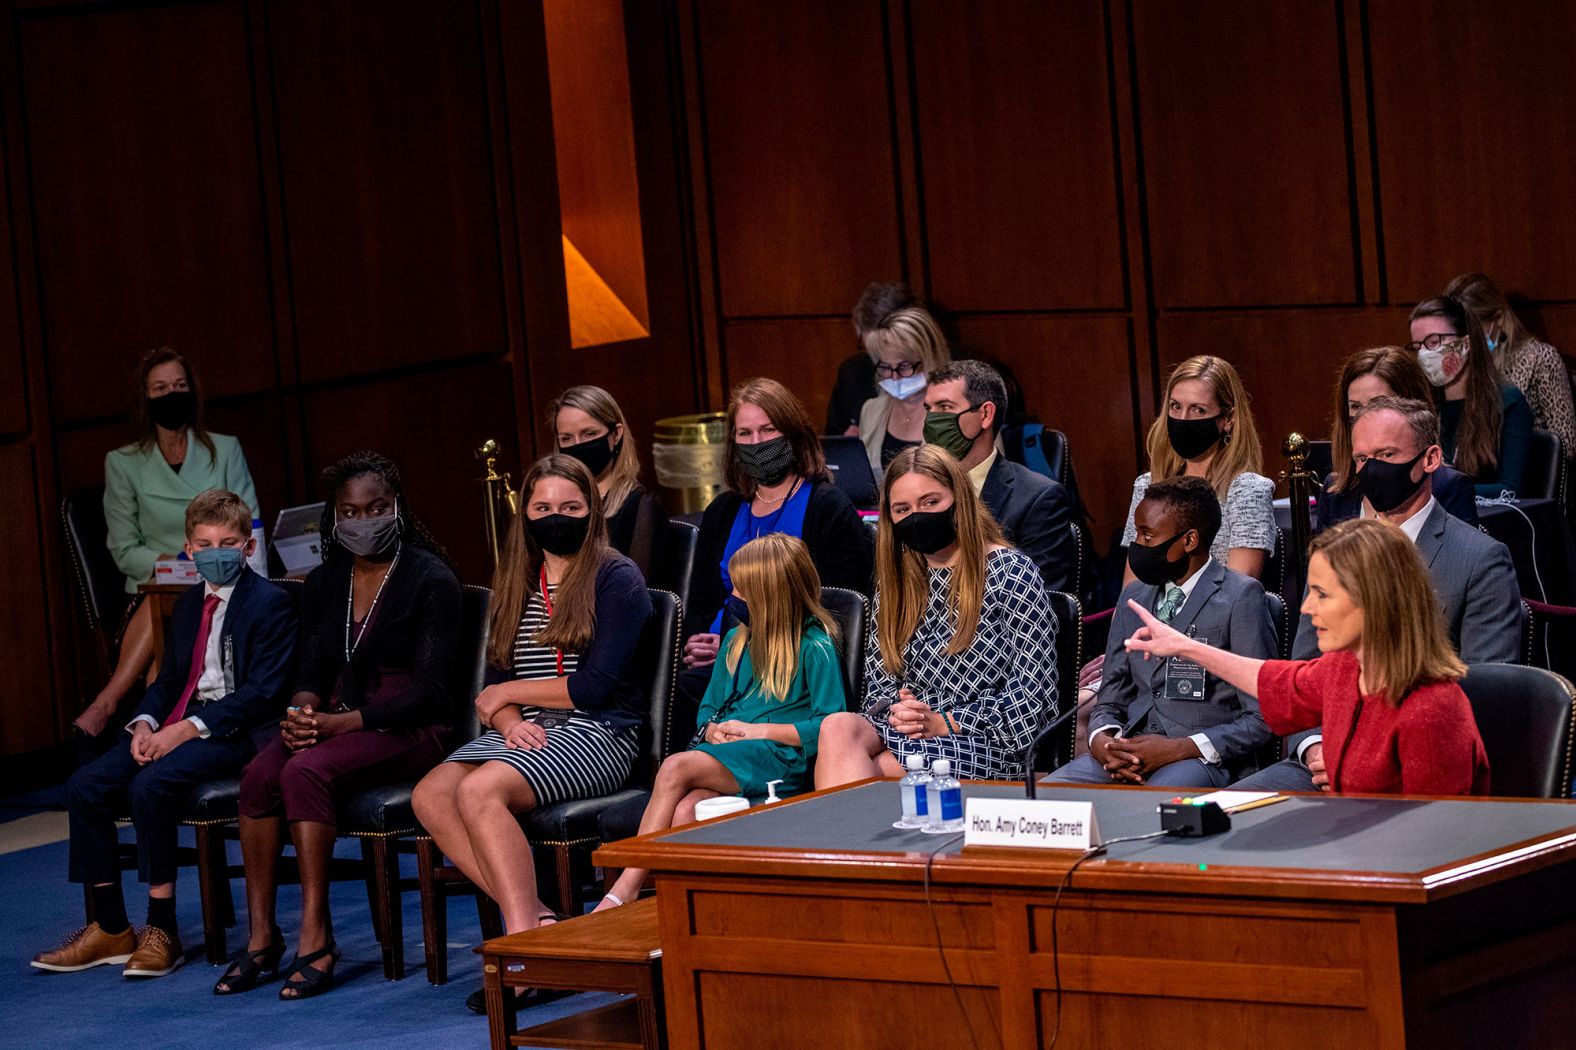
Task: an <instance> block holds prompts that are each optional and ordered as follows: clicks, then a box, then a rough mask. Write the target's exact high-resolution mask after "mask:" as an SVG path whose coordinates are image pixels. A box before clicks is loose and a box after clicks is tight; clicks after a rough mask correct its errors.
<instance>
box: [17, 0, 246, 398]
mask: <svg viewBox="0 0 1576 1050" xmlns="http://www.w3.org/2000/svg"><path fill="white" fill-rule="evenodd" d="M17 46H18V48H19V50H20V61H21V68H22V76H23V78H24V80H25V82H26V85H27V90H26V92H25V94H24V103H25V107H26V108H25V121H26V124H27V136H28V142H29V145H30V147H31V152H30V156H29V157H28V159H27V163H26V169H27V171H28V173H29V178H30V183H31V192H32V197H33V202H34V206H35V208H36V224H37V226H36V231H35V236H36V240H37V246H38V266H39V271H40V273H39V276H40V285H41V288H42V292H41V298H42V304H41V306H42V318H41V324H42V329H43V331H42V338H43V339H44V340H45V341H46V343H47V345H48V353H49V361H50V363H51V379H52V384H51V385H52V389H53V391H54V397H55V400H56V409H57V411H58V413H59V415H60V416H61V417H62V418H63V419H66V420H76V419H83V418H89V417H94V416H103V415H115V414H119V413H121V412H124V411H125V409H126V404H127V394H126V386H127V384H126V382H125V380H126V378H128V377H129V373H130V370H131V367H132V364H133V363H134V362H135V360H136V356H137V354H138V353H139V352H141V351H143V350H146V349H149V348H150V347H155V346H159V345H160V344H163V343H173V344H174V345H176V346H177V347H179V348H180V349H182V350H183V351H184V352H186V353H187V354H188V355H190V357H191V358H192V360H193V361H194V362H195V363H196V364H197V365H198V367H200V368H201V369H202V370H203V372H204V375H205V376H206V377H207V385H208V389H209V391H210V393H216V394H226V393H237V392H241V391H250V390H259V389H263V388H265V387H267V386H270V385H272V384H273V383H274V381H275V374H274V365H273V358H272V354H271V343H272V326H271V322H270V311H269V299H268V280H267V271H266V257H265V251H266V249H265V246H264V230H263V206H262V201H261V199H260V196H259V189H258V179H257V161H256V155H255V153H256V141H255V128H254V125H253V120H252V85H251V83H250V81H249V79H248V75H247V44H246V33H245V22H244V18H243V13H242V8H241V5H240V4H238V3H223V4H201V5H179V6H172V7H162V8H146V9H135V10H100V9H93V10H88V11H81V12H71V13H68V14H63V15H59V16H55V17H49V18H39V19H35V20H28V21H25V22H23V23H22V26H21V32H20V36H19V39H18V42H17Z"/></svg>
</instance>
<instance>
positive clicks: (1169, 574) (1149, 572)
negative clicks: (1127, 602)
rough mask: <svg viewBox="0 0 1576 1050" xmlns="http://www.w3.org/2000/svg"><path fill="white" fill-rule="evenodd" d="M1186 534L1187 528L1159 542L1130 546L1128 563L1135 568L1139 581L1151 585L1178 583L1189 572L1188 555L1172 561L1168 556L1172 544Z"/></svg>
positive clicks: (1134, 573)
mask: <svg viewBox="0 0 1576 1050" xmlns="http://www.w3.org/2000/svg"><path fill="white" fill-rule="evenodd" d="M1184 535H1186V532H1185V530H1184V531H1183V532H1179V533H1177V534H1176V535H1175V536H1172V537H1171V538H1170V539H1169V540H1161V541H1160V542H1159V543H1153V544H1143V543H1134V544H1130V545H1129V546H1128V548H1127V564H1128V566H1129V567H1130V568H1131V569H1132V570H1133V575H1134V576H1136V577H1138V580H1139V582H1141V583H1147V584H1149V586H1151V587H1163V586H1165V585H1166V584H1168V583H1176V582H1177V581H1178V580H1180V579H1181V578H1182V577H1183V575H1185V574H1186V573H1187V556H1186V555H1183V557H1182V560H1181V561H1172V560H1171V559H1170V558H1168V557H1166V552H1167V551H1169V550H1170V549H1171V545H1172V544H1173V543H1175V542H1176V541H1177V540H1179V539H1181V538H1182V537H1183V536H1184Z"/></svg>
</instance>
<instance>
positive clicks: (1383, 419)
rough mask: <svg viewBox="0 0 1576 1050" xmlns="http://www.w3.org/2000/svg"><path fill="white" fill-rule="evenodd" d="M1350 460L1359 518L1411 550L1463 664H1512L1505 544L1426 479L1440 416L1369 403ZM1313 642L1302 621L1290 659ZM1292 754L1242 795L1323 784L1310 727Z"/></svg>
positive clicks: (1515, 642)
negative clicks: (1386, 525) (1391, 528)
mask: <svg viewBox="0 0 1576 1050" xmlns="http://www.w3.org/2000/svg"><path fill="white" fill-rule="evenodd" d="M1352 458H1353V460H1354V461H1355V462H1356V465H1357V490H1358V491H1359V492H1360V493H1361V494H1362V497H1363V508H1362V516H1363V517H1365V518H1370V517H1377V518H1380V519H1381V520H1383V521H1388V522H1390V523H1392V524H1394V525H1395V526H1396V527H1398V528H1399V529H1400V530H1401V531H1402V532H1404V533H1406V535H1407V537H1408V538H1409V539H1411V541H1412V542H1413V543H1415V544H1416V545H1417V552H1418V554H1420V555H1422V558H1423V564H1424V565H1425V566H1426V567H1427V568H1428V575H1429V577H1430V579H1432V580H1433V583H1434V592H1435V594H1436V596H1437V597H1438V599H1439V604H1440V605H1441V607H1443V609H1444V611H1445V623H1446V625H1447V626H1448V627H1449V629H1450V643H1451V644H1452V645H1454V646H1455V647H1456V651H1457V652H1458V653H1460V654H1461V659H1462V660H1464V661H1465V662H1466V664H1467V666H1469V667H1470V666H1471V665H1472V664H1481V663H1517V662H1519V659H1520V656H1519V650H1520V646H1521V589H1520V587H1519V586H1518V585H1517V583H1516V567H1515V565H1514V563H1513V562H1512V561H1511V560H1510V551H1508V550H1507V549H1506V548H1505V545H1504V544H1503V543H1500V542H1499V541H1498V540H1496V539H1494V538H1493V537H1492V536H1488V535H1486V534H1484V533H1482V532H1480V531H1478V530H1477V529H1475V528H1473V527H1472V526H1470V525H1468V524H1466V523H1464V522H1462V521H1461V520H1459V519H1458V518H1456V517H1454V516H1452V515H1451V514H1449V513H1448V512H1447V511H1446V510H1445V508H1444V507H1443V506H1442V505H1441V504H1440V503H1439V501H1438V500H1436V499H1435V498H1434V489H1433V475H1434V472H1435V471H1437V470H1438V469H1439V468H1440V466H1441V465H1442V464H1443V463H1444V454H1443V453H1442V452H1441V451H1440V448H1439V417H1438V416H1437V415H1435V414H1434V409H1433V406H1432V405H1429V404H1427V403H1426V402H1423V401H1416V400H1408V399H1405V398H1398V397H1376V398H1374V399H1373V400H1372V401H1370V402H1368V404H1366V405H1364V406H1363V408H1362V410H1361V411H1359V412H1358V413H1357V418H1356V419H1355V420H1354V421H1353V422H1352ZM1318 655H1319V642H1318V638H1317V636H1316V635H1315V632H1314V630H1313V625H1312V624H1311V623H1309V621H1308V617H1307V616H1304V617H1302V620H1301V621H1300V622H1299V623H1298V625H1297V639H1296V641H1295V642H1294V643H1293V644H1292V657H1293V658H1294V659H1297V660H1311V659H1313V658H1314V657H1316V656H1318ZM1287 744H1288V750H1289V751H1290V752H1291V753H1292V754H1293V755H1294V756H1296V757H1294V758H1289V759H1287V760H1286V761H1284V762H1280V763H1277V764H1276V765H1273V766H1271V767H1270V768H1268V769H1266V770H1264V771H1263V772H1261V773H1259V774H1257V775H1255V776H1253V777H1252V778H1250V779H1248V780H1246V781H1244V782H1243V783H1242V785H1241V786H1242V787H1243V788H1244V789H1248V788H1253V789H1256V790H1262V791H1312V790H1314V789H1315V788H1320V789H1323V788H1324V787H1326V785H1327V784H1328V782H1329V781H1328V778H1327V777H1326V776H1325V771H1324V744H1323V737H1322V736H1321V735H1320V733H1319V731H1318V730H1317V729H1314V730H1309V731H1308V732H1306V733H1302V734H1299V735H1297V736H1294V737H1292V738H1291V739H1290V740H1289V741H1288V742H1287Z"/></svg>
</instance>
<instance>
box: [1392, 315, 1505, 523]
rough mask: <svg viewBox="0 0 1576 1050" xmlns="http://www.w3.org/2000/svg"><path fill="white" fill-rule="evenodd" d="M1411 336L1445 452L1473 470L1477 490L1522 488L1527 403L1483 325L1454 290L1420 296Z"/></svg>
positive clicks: (1494, 492) (1465, 469)
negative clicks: (1501, 370)
mask: <svg viewBox="0 0 1576 1050" xmlns="http://www.w3.org/2000/svg"><path fill="white" fill-rule="evenodd" d="M1411 327H1412V341H1411V342H1410V343H1408V344H1407V349H1408V350H1411V351H1412V352H1413V353H1415V354H1416V355H1417V363H1418V364H1419V365H1422V366H1423V374H1424V375H1426V376H1428V381H1429V382H1430V383H1432V384H1433V385H1434V388H1435V394H1434V403H1435V404H1436V405H1437V406H1438V407H1439V444H1440V447H1441V448H1443V449H1444V452H1445V460H1446V462H1448V463H1449V464H1450V465H1451V466H1453V467H1455V468H1456V469H1457V470H1459V471H1460V472H1461V473H1463V474H1466V475H1468V476H1469V477H1471V478H1472V481H1473V482H1474V484H1475V487H1476V489H1477V494H1478V495H1479V496H1487V497H1490V498H1492V497H1495V496H1498V495H1500V494H1501V493H1502V492H1504V491H1506V490H1509V491H1510V492H1512V493H1516V494H1519V493H1520V492H1521V485H1522V479H1523V477H1524V475H1525V473H1526V467H1527V446H1528V445H1529V444H1530V443H1531V441H1532V408H1531V407H1530V406H1529V405H1528V404H1527V399H1526V398H1525V397H1524V396H1522V393H1521V391H1520V390H1517V389H1516V388H1515V387H1513V386H1511V385H1510V384H1509V383H1506V382H1505V380H1504V378H1503V377H1502V376H1501V375H1500V373H1499V366H1498V365H1496V364H1495V363H1494V358H1493V356H1492V355H1491V354H1490V353H1489V349H1488V339H1487V337H1485V336H1484V334H1483V326H1482V325H1481V324H1480V323H1478V319H1477V317H1476V316H1474V315H1473V313H1472V312H1471V311H1470V310H1468V309H1467V307H1466V304H1465V303H1463V302H1462V301H1461V300H1460V299H1457V298H1455V297H1453V296H1448V295H1446V296H1439V297H1437V298H1434V299H1425V300H1424V301H1422V302H1420V303H1418V304H1417V307H1416V308H1415V309H1414V310H1413V311H1412V325H1411Z"/></svg>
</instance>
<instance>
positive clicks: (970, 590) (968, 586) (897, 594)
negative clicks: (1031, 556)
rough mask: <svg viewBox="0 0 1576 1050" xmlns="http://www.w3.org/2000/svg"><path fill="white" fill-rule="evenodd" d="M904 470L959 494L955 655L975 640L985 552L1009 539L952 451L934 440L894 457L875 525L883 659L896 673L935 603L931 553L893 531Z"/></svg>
mask: <svg viewBox="0 0 1576 1050" xmlns="http://www.w3.org/2000/svg"><path fill="white" fill-rule="evenodd" d="M905 474H923V475H924V476H925V477H927V478H930V479H931V480H933V481H937V482H940V483H941V485H943V486H944V487H945V488H946V489H947V490H948V491H950V492H951V493H952V506H953V511H952V515H953V521H954V522H955V523H956V525H957V530H958V558H957V561H956V562H955V563H954V564H953V567H952V580H951V582H950V583H949V584H948V591H947V602H948V604H949V605H950V606H951V607H952V609H953V610H954V612H955V613H956V615H957V629H956V630H954V631H953V632H952V640H951V641H949V642H948V643H947V652H948V653H950V654H952V655H956V654H958V653H961V652H963V650H965V649H967V648H968V647H969V646H970V645H972V644H973V642H974V635H975V632H977V631H978V630H979V624H980V606H981V605H982V604H983V603H984V601H985V557H986V555H987V554H989V552H990V548H991V547H992V546H996V545H1001V546H1005V545H1006V541H1005V540H1004V539H1003V538H1002V534H1001V527H1000V526H998V525H997V524H996V519H995V518H993V517H991V513H990V511H989V510H987V509H986V508H985V504H984V502H983V501H981V499H980V498H979V496H978V495H977V494H976V493H975V491H974V486H973V485H972V484H970V482H969V475H968V472H967V471H965V470H964V469H963V466H962V464H960V463H959V462H958V461H957V460H956V459H953V458H952V456H951V455H950V454H948V453H947V452H945V451H943V450H942V449H941V448H939V447H937V446H935V445H916V446H914V447H912V448H905V449H904V450H903V451H901V452H899V453H898V454H897V455H896V456H894V457H892V462H891V463H890V464H888V466H887V470H886V477H885V479H884V480H883V481H882V483H881V519H880V521H879V522H878V523H877V525H876V594H877V595H878V599H879V602H880V610H881V615H880V623H878V624H877V625H876V638H877V640H878V641H879V642H880V643H881V663H882V664H883V665H884V666H885V667H886V669H887V673H888V674H893V675H900V674H902V673H903V650H904V648H906V647H907V645H908V642H909V639H910V638H913V637H914V632H915V631H916V630H917V629H918V628H919V622H920V620H922V619H924V616H925V607H926V605H928V604H929V601H930V582H929V578H928V575H927V565H926V561H925V556H924V555H923V554H921V553H919V552H918V551H916V550H914V549H913V548H911V547H906V546H904V545H903V544H901V543H899V542H898V539H897V535H896V534H895V533H894V532H893V530H892V484H893V483H894V482H895V481H897V479H898V478H901V477H902V476H903V475H905Z"/></svg>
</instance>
